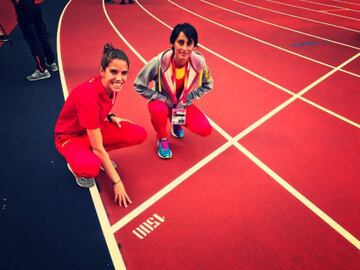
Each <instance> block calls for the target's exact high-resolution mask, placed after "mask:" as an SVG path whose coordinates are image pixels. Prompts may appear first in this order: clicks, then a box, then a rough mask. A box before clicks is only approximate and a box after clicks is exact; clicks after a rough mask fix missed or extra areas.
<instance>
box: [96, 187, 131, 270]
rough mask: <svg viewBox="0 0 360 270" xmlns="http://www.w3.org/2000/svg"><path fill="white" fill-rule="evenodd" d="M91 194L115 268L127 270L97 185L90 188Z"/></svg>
mask: <svg viewBox="0 0 360 270" xmlns="http://www.w3.org/2000/svg"><path fill="white" fill-rule="evenodd" d="M90 194H91V198H92V200H93V202H94V206H95V210H96V214H97V216H98V218H99V221H100V225H101V229H102V231H103V234H104V237H105V241H106V244H107V247H108V249H109V252H110V256H111V260H112V263H113V265H114V268H115V269H118V270H126V266H125V263H124V260H123V258H122V256H121V253H120V249H119V247H118V245H117V242H116V239H115V235H114V234H113V232H112V230H111V225H110V222H109V219H108V216H107V214H106V211H105V208H104V204H103V202H102V200H101V197H100V193H99V190H98V188H97V186H96V185H95V186H93V187H91V188H90Z"/></svg>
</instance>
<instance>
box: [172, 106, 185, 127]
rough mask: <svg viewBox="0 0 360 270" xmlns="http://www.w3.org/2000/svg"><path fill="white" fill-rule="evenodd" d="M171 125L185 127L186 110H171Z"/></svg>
mask: <svg viewBox="0 0 360 270" xmlns="http://www.w3.org/2000/svg"><path fill="white" fill-rule="evenodd" d="M171 123H172V124H173V125H185V123H186V109H185V108H181V109H176V108H174V109H172V117H171Z"/></svg>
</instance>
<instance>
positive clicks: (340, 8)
mask: <svg viewBox="0 0 360 270" xmlns="http://www.w3.org/2000/svg"><path fill="white" fill-rule="evenodd" d="M299 1H302V2H307V3H311V4H316V5H321V6H326V7H333V8H337V9H338V10H349V11H353V12H360V11H359V10H355V9H350V8H346V7H340V6H334V5H328V4H324V3H319V2H314V1H309V0H299Z"/></svg>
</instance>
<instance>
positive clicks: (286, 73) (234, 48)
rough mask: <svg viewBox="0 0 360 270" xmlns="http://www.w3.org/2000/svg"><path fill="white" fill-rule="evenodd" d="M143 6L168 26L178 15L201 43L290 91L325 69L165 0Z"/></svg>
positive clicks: (305, 84) (174, 22)
mask: <svg viewBox="0 0 360 270" xmlns="http://www.w3.org/2000/svg"><path fill="white" fill-rule="evenodd" d="M144 7H146V8H147V9H148V10H149V11H150V12H151V13H152V14H154V15H155V16H156V17H158V18H160V19H161V20H163V21H164V22H166V23H167V24H168V25H176V24H177V23H178V22H179V19H178V18H181V21H189V22H191V23H192V24H194V25H195V26H196V27H197V29H198V31H199V32H201V33H202V36H201V44H202V45H204V46H206V47H207V48H210V49H211V50H214V51H216V52H218V53H220V54H221V55H223V56H225V57H226V58H228V59H231V60H232V61H234V62H235V63H237V64H239V65H242V66H244V67H246V68H248V69H250V70H252V71H253V72H255V73H257V74H259V75H261V76H263V77H265V78H267V79H269V80H271V81H273V82H275V83H277V84H280V85H282V86H284V87H286V88H288V89H290V90H291V91H293V92H298V91H300V90H301V89H303V88H304V87H306V86H307V85H308V84H310V83H311V82H313V81H315V80H317V79H318V78H319V77H321V76H322V75H324V74H325V73H327V71H329V68H327V67H324V66H321V65H319V64H316V63H313V62H310V61H308V60H304V59H301V58H299V57H297V56H294V55H290V54H288V53H286V52H283V51H279V50H276V49H274V48H272V47H270V46H267V45H264V44H261V43H259V42H257V41H254V40H251V39H249V38H246V37H243V36H239V35H237V34H235V33H233V32H231V31H229V30H226V29H224V28H222V27H220V26H217V25H214V24H212V23H210V22H208V21H205V20H203V19H201V18H199V17H197V16H194V15H193V14H190V13H189V12H186V11H184V10H182V9H181V8H179V7H177V6H175V5H173V4H171V3H169V2H168V1H164V2H163V3H162V4H161V5H157V6H156V5H155V4H154V2H151V1H150V2H149V1H146V2H144ZM273 59H277V61H273ZM299 71H301V76H299Z"/></svg>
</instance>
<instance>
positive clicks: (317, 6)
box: [281, 0, 360, 21]
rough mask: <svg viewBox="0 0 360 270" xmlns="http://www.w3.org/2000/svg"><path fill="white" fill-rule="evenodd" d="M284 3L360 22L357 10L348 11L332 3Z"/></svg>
mask: <svg viewBox="0 0 360 270" xmlns="http://www.w3.org/2000/svg"><path fill="white" fill-rule="evenodd" d="M281 2H282V3H286V4H289V5H293V6H294V7H297V8H300V9H307V10H313V11H318V12H323V13H329V14H333V16H344V17H348V18H349V19H351V18H353V19H355V20H358V21H359V20H360V12H359V11H357V10H351V9H347V8H345V7H341V6H340V5H337V4H336V3H334V2H332V4H325V3H321V1H320V2H319V1H317V2H318V3H317V2H316V1H307V0H304V1H302V0H287V1H281Z"/></svg>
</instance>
